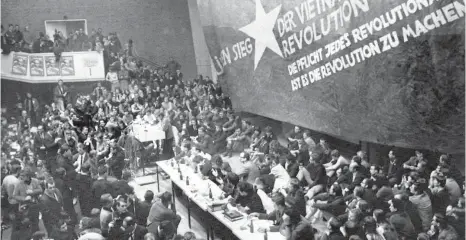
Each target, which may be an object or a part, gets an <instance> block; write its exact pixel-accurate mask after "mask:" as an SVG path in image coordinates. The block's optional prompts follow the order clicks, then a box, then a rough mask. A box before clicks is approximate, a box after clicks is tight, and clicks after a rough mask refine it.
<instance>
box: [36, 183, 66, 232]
mask: <svg viewBox="0 0 466 240" xmlns="http://www.w3.org/2000/svg"><path fill="white" fill-rule="evenodd" d="M40 202H41V206H42V207H41V211H40V212H41V213H42V221H43V222H44V226H45V229H46V230H47V233H49V234H51V233H52V230H53V229H54V228H55V227H57V226H56V225H57V223H58V222H59V219H60V216H61V213H62V211H63V197H62V195H61V193H60V191H58V189H57V188H55V181H53V179H48V180H47V182H46V189H45V191H44V194H42V196H41V198H40Z"/></svg>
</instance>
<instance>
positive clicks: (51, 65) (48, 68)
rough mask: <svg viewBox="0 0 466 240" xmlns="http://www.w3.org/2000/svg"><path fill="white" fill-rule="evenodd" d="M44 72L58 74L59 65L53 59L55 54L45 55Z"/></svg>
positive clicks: (50, 74) (52, 74)
mask: <svg viewBox="0 0 466 240" xmlns="http://www.w3.org/2000/svg"><path fill="white" fill-rule="evenodd" d="M45 73H46V74H47V76H60V67H59V65H58V63H57V62H56V61H55V56H46V57H45Z"/></svg>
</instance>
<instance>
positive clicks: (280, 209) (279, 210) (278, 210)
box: [249, 192, 286, 232]
mask: <svg viewBox="0 0 466 240" xmlns="http://www.w3.org/2000/svg"><path fill="white" fill-rule="evenodd" d="M272 201H273V205H274V208H275V209H274V210H273V212H271V213H269V214H265V213H257V212H253V213H251V214H249V216H251V217H258V218H259V219H265V220H270V221H273V222H274V224H273V225H272V226H270V227H269V229H267V231H269V232H278V231H280V230H281V229H282V228H283V226H282V223H283V218H282V217H283V213H284V212H285V208H286V205H285V196H283V194H281V193H279V192H278V193H275V194H274V195H273V196H272ZM264 230H265V229H262V228H259V232H263V231H264Z"/></svg>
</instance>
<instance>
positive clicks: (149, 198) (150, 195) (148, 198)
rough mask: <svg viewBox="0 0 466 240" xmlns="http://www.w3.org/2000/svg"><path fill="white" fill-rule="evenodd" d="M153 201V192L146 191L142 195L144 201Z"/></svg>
mask: <svg viewBox="0 0 466 240" xmlns="http://www.w3.org/2000/svg"><path fill="white" fill-rule="evenodd" d="M153 199H154V192H152V191H151V190H147V191H146V193H145V194H144V200H146V201H147V202H152V200H153Z"/></svg>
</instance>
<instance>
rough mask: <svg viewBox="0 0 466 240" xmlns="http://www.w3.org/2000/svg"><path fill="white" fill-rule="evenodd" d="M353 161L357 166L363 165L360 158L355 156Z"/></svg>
mask: <svg viewBox="0 0 466 240" xmlns="http://www.w3.org/2000/svg"><path fill="white" fill-rule="evenodd" d="M351 160H352V161H354V162H355V163H357V164H359V165H360V164H361V161H362V160H361V158H360V157H359V156H353V158H352V159H351Z"/></svg>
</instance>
